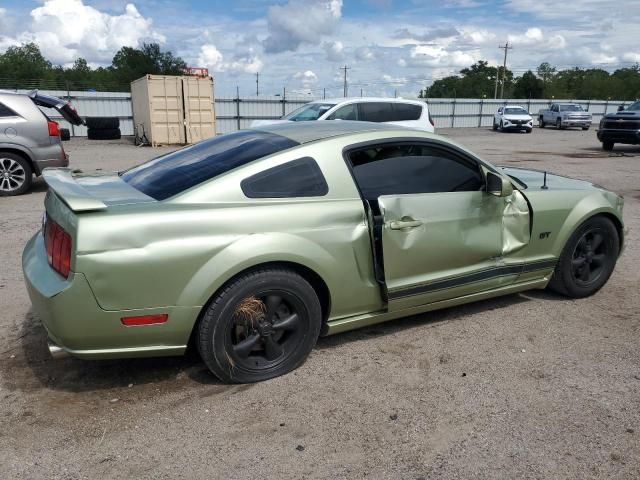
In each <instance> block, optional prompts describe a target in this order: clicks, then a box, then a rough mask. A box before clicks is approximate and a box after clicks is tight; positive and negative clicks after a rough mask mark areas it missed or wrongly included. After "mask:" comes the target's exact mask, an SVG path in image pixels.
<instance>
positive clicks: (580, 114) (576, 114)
mask: <svg viewBox="0 0 640 480" xmlns="http://www.w3.org/2000/svg"><path fill="white" fill-rule="evenodd" d="M592 120H593V119H592V118H591V114H590V113H589V112H587V111H585V110H584V109H583V108H582V106H581V105H578V104H577V103H552V104H551V107H550V108H548V109H542V110H540V111H539V112H538V126H539V127H540V128H544V127H546V126H547V125H555V126H556V128H557V129H564V128H567V127H581V128H582V130H589V127H590V126H591V122H592Z"/></svg>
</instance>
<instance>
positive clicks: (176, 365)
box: [8, 311, 222, 392]
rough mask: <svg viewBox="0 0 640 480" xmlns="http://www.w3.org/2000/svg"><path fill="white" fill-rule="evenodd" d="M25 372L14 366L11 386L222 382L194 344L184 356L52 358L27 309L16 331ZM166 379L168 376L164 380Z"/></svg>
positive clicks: (73, 388)
mask: <svg viewBox="0 0 640 480" xmlns="http://www.w3.org/2000/svg"><path fill="white" fill-rule="evenodd" d="M19 338H20V342H21V347H22V353H23V355H24V362H25V364H26V365H25V368H24V370H26V371H25V372H23V374H22V375H21V374H20V372H19V370H20V369H19V368H17V369H14V371H13V373H14V375H12V377H13V378H11V376H9V375H8V377H9V378H10V383H12V384H13V385H11V386H13V387H15V388H21V389H23V390H25V389H26V390H28V389H38V388H42V387H44V388H48V389H52V390H61V391H68V392H88V391H99V390H109V389H117V388H127V387H128V386H129V385H131V384H133V385H137V386H140V385H152V384H156V386H158V387H159V388H161V389H162V390H167V389H171V384H173V385H174V387H175V388H176V389H179V388H182V387H183V386H184V384H185V382H187V383H188V382H189V381H194V382H197V383H201V384H207V385H222V383H221V382H220V381H219V380H218V379H217V378H216V377H215V376H214V375H213V374H211V373H210V372H209V370H208V369H207V367H206V366H205V365H204V363H202V361H201V360H200V357H199V356H198V354H197V352H196V351H195V349H194V348H189V349H188V350H187V353H186V354H185V355H184V356H179V357H155V358H132V359H120V360H93V361H92V360H80V359H77V358H73V357H68V358H61V359H52V358H51V356H50V355H49V351H48V348H47V333H46V331H45V329H44V327H43V326H42V324H41V323H40V320H39V319H38V318H37V317H36V316H35V315H33V313H32V312H31V311H29V312H28V313H27V315H26V316H25V320H24V322H23V323H22V328H21V331H20V334H19ZM167 380H171V381H170V382H167Z"/></svg>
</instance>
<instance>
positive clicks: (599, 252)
mask: <svg viewBox="0 0 640 480" xmlns="http://www.w3.org/2000/svg"><path fill="white" fill-rule="evenodd" d="M619 252H620V239H619V236H618V230H617V229H616V227H615V225H614V224H613V223H612V222H611V220H609V219H608V218H606V217H603V216H596V217H593V218H590V219H589V220H587V221H586V222H584V223H583V224H582V225H580V227H579V228H578V229H577V230H576V231H575V232H574V233H573V235H572V236H571V238H570V239H569V241H568V242H567V244H566V245H565V247H564V250H563V251H562V255H561V256H560V259H559V260H558V264H557V265H556V269H555V271H554V273H553V277H552V279H551V281H550V282H549V288H551V289H552V290H554V291H556V292H558V293H561V294H563V295H566V296H569V297H574V298H582V297H588V296H589V295H593V294H594V293H596V292H597V291H598V290H600V289H601V288H602V286H603V285H604V284H605V283H607V280H609V277H610V276H611V273H612V272H613V269H614V267H615V265H616V261H617V260H618V254H619Z"/></svg>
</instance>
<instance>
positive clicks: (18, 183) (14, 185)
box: [0, 152, 33, 197]
mask: <svg viewBox="0 0 640 480" xmlns="http://www.w3.org/2000/svg"><path fill="white" fill-rule="evenodd" d="M32 181H33V169H32V168H31V164H30V163H29V161H28V160H27V159H25V158H24V157H21V156H20V155H16V154H15V153H9V152H0V197H13V196H15V195H22V194H23V193H26V192H27V191H28V190H29V188H31V182H32Z"/></svg>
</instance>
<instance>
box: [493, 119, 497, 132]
mask: <svg viewBox="0 0 640 480" xmlns="http://www.w3.org/2000/svg"><path fill="white" fill-rule="evenodd" d="M492 128H493V129H494V130H498V124H497V123H496V121H495V120H494V121H493V127H492Z"/></svg>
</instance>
